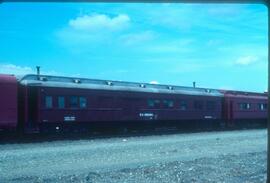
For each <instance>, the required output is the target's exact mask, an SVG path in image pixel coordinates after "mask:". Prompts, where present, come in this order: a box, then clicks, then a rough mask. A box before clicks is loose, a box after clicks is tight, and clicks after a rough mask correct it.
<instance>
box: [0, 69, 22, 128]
mask: <svg viewBox="0 0 270 183" xmlns="http://www.w3.org/2000/svg"><path fill="white" fill-rule="evenodd" d="M17 88H18V85H17V80H16V77H15V76H13V75H2V74H0V101H1V102H0V131H1V130H2V131H15V130H16V128H17V121H18V116H17V113H18V108H17V93H18V91H17Z"/></svg>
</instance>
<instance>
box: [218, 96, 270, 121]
mask: <svg viewBox="0 0 270 183" xmlns="http://www.w3.org/2000/svg"><path fill="white" fill-rule="evenodd" d="M223 93H224V102H223V118H224V119H225V121H227V123H228V126H235V125H237V126H248V125H252V124H253V125H263V126H266V122H267V98H268V97H267V94H266V93H255V92H243V91H223Z"/></svg>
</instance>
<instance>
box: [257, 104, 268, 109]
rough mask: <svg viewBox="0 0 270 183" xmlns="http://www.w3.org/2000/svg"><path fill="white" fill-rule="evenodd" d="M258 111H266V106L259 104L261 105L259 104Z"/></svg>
mask: <svg viewBox="0 0 270 183" xmlns="http://www.w3.org/2000/svg"><path fill="white" fill-rule="evenodd" d="M259 109H260V110H261V111H264V110H266V109H267V104H266V103H261V104H259Z"/></svg>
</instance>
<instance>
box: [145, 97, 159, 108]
mask: <svg viewBox="0 0 270 183" xmlns="http://www.w3.org/2000/svg"><path fill="white" fill-rule="evenodd" d="M147 104H148V107H160V100H158V99H149V100H148V101H147Z"/></svg>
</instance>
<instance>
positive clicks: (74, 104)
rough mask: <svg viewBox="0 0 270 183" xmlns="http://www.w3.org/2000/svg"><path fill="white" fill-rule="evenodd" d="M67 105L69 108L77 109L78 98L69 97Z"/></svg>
mask: <svg viewBox="0 0 270 183" xmlns="http://www.w3.org/2000/svg"><path fill="white" fill-rule="evenodd" d="M69 105H70V107H71V108H77V107H78V97H76V96H71V97H70V102H69Z"/></svg>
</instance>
